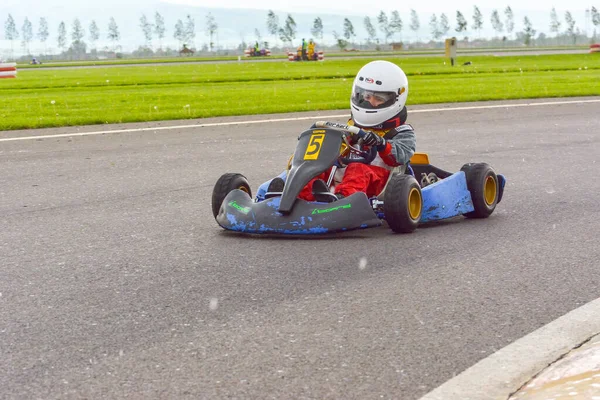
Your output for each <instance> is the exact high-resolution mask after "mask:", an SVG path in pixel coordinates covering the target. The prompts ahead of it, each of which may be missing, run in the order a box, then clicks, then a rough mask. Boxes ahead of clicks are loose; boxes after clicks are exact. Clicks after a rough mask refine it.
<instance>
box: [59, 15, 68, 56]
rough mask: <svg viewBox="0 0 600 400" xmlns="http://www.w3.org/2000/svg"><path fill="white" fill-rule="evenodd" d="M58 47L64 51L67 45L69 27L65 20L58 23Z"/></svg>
mask: <svg viewBox="0 0 600 400" xmlns="http://www.w3.org/2000/svg"><path fill="white" fill-rule="evenodd" d="M58 47H59V48H60V49H62V50H63V51H64V50H65V48H66V47H67V27H66V25H65V23H64V22H63V21H60V24H58Z"/></svg>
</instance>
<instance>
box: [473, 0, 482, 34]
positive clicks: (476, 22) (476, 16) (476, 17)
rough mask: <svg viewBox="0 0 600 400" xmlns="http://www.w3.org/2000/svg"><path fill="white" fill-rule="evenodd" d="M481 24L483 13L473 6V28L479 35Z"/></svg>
mask: <svg viewBox="0 0 600 400" xmlns="http://www.w3.org/2000/svg"><path fill="white" fill-rule="evenodd" d="M482 26H483V15H482V14H481V11H479V7H477V6H474V7H473V29H475V30H476V31H477V35H478V36H481V27H482Z"/></svg>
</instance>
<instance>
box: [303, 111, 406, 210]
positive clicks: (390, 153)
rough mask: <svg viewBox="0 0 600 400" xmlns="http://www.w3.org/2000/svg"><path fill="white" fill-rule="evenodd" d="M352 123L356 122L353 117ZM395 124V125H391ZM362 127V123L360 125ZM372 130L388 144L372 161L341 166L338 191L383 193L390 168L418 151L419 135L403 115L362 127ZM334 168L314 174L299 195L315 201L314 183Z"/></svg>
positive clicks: (336, 177)
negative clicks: (403, 118) (405, 120)
mask: <svg viewBox="0 0 600 400" xmlns="http://www.w3.org/2000/svg"><path fill="white" fill-rule="evenodd" d="M348 125H356V124H355V123H354V121H353V120H352V119H350V120H349V121H348ZM390 125H391V126H390ZM359 127H360V126H359ZM360 128H361V129H363V130H366V131H371V132H374V133H376V134H378V135H379V136H383V138H384V139H385V140H386V145H385V148H384V149H383V150H381V151H379V152H378V154H377V157H376V158H375V160H373V162H371V164H360V163H352V164H349V165H348V166H347V167H346V168H343V169H338V171H337V172H336V176H335V179H334V184H336V183H337V184H336V185H335V190H334V192H335V193H336V194H341V195H343V196H345V197H348V196H350V195H351V194H354V193H356V192H364V193H366V195H367V197H374V196H377V195H379V194H380V193H381V191H382V190H383V188H384V187H385V184H386V183H387V180H388V177H389V175H390V170H391V169H392V168H393V167H397V166H399V165H402V164H406V163H408V161H409V160H410V158H411V157H412V156H413V154H414V153H415V149H416V138H415V132H414V130H413V127H412V126H411V125H410V124H405V123H402V122H401V121H400V119H399V118H393V119H391V120H389V121H386V122H385V123H383V124H381V125H379V126H375V127H360ZM330 173H331V172H330V170H328V171H326V172H324V173H323V174H321V175H319V176H317V177H315V178H313V179H312V180H311V181H310V182H309V183H308V184H307V185H306V186H305V187H304V188H303V189H302V191H301V192H300V194H299V195H298V197H299V198H301V199H303V200H307V201H314V200H315V198H314V196H313V193H312V185H313V182H314V181H315V180H316V179H322V180H324V181H327V179H328V178H329V174H330Z"/></svg>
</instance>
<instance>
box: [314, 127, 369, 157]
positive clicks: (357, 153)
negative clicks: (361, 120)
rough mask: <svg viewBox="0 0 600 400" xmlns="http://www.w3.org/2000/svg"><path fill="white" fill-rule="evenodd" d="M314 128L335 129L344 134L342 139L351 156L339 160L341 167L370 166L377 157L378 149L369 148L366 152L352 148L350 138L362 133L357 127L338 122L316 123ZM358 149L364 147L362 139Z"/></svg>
mask: <svg viewBox="0 0 600 400" xmlns="http://www.w3.org/2000/svg"><path fill="white" fill-rule="evenodd" d="M313 127H315V128H317V127H318V128H327V129H333V130H336V131H340V132H342V133H343V135H342V139H343V140H344V143H345V144H346V150H348V151H349V153H350V154H349V155H341V156H340V157H339V158H338V160H337V163H338V164H340V165H339V166H346V165H348V164H352V163H361V164H370V163H371V162H372V161H373V160H374V159H375V157H377V148H376V147H374V146H373V147H370V148H368V149H367V150H366V151H365V150H359V149H356V148H355V147H353V146H352V143H351V142H350V139H349V137H352V136H354V135H359V134H360V133H361V132H362V131H361V129H360V128H359V127H357V126H352V125H345V124H339V123H337V122H328V121H317V122H315V123H314V125H313ZM363 133H364V132H363ZM355 137H356V136H355ZM358 147H359V148H361V147H362V139H359V140H358Z"/></svg>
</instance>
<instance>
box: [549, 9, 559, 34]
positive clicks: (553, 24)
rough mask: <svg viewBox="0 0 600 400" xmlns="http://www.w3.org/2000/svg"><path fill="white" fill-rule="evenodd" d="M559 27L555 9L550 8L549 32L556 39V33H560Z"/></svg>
mask: <svg viewBox="0 0 600 400" xmlns="http://www.w3.org/2000/svg"><path fill="white" fill-rule="evenodd" d="M561 25H562V24H561V22H560V21H559V20H558V14H557V13H556V9H555V8H554V7H552V11H550V32H554V33H555V34H556V37H558V32H560V26H561Z"/></svg>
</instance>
